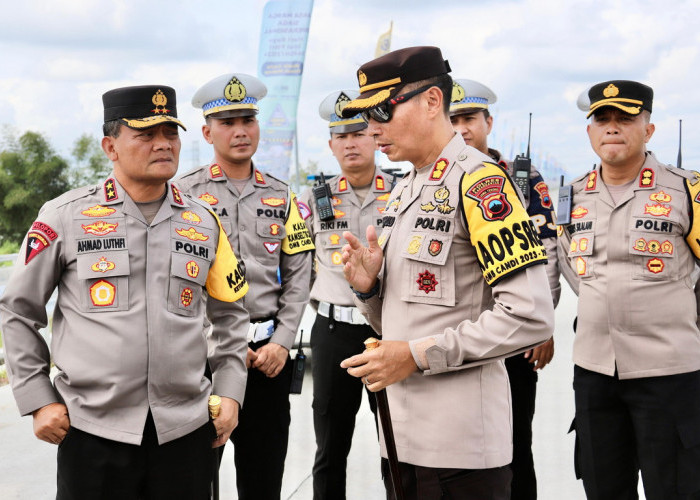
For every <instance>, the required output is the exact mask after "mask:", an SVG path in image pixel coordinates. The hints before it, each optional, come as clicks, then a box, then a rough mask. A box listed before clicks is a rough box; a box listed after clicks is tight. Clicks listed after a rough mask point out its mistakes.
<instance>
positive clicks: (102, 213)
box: [80, 205, 117, 217]
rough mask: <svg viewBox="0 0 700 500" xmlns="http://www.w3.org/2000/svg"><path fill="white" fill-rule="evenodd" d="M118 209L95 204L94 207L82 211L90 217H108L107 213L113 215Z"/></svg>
mask: <svg viewBox="0 0 700 500" xmlns="http://www.w3.org/2000/svg"><path fill="white" fill-rule="evenodd" d="M116 211H117V210H116V209H114V208H109V207H103V206H102V205H95V206H94V207H90V208H86V209H85V210H83V211H82V212H80V213H81V214H83V215H86V216H88V217H106V216H107V215H112V214H113V213H114V212H116Z"/></svg>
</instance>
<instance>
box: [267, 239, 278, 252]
mask: <svg viewBox="0 0 700 500" xmlns="http://www.w3.org/2000/svg"><path fill="white" fill-rule="evenodd" d="M263 246H264V247H265V250H267V253H275V250H277V247H278V246H280V244H279V242H274V243H272V242H269V241H265V242H263Z"/></svg>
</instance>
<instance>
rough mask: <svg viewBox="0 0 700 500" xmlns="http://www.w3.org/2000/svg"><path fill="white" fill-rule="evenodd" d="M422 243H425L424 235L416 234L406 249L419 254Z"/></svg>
mask: <svg viewBox="0 0 700 500" xmlns="http://www.w3.org/2000/svg"><path fill="white" fill-rule="evenodd" d="M421 243H423V237H422V236H414V237H413V238H411V241H410V242H409V243H408V248H407V249H406V251H407V252H408V253H410V254H411V255H415V254H417V253H418V252H419V251H420V247H421Z"/></svg>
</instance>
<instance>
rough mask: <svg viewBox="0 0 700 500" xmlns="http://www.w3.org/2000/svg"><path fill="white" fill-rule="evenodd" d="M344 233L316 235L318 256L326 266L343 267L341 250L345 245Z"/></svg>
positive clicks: (328, 232)
mask: <svg viewBox="0 0 700 500" xmlns="http://www.w3.org/2000/svg"><path fill="white" fill-rule="evenodd" d="M342 234H343V233H342V231H323V232H320V233H318V234H317V235H316V242H317V246H316V255H317V257H318V258H319V259H321V261H322V262H323V263H325V264H326V265H334V266H341V265H343V256H342V253H341V249H342V248H343V246H344V245H345V240H344V239H343V238H342Z"/></svg>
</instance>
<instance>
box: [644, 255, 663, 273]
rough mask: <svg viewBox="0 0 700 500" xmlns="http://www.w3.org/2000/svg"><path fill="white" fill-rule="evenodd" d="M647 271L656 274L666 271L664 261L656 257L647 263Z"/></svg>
mask: <svg viewBox="0 0 700 500" xmlns="http://www.w3.org/2000/svg"><path fill="white" fill-rule="evenodd" d="M647 269H649V271H651V272H652V273H654V274H659V273H660V272H662V271H663V270H664V261H663V260H661V259H658V258H656V257H654V258H653V259H649V262H647Z"/></svg>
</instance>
